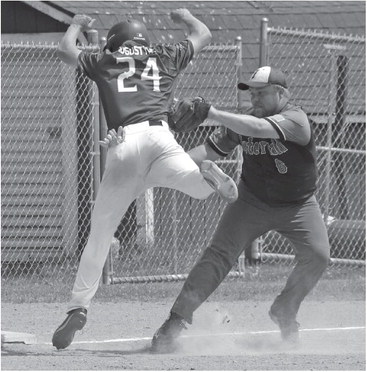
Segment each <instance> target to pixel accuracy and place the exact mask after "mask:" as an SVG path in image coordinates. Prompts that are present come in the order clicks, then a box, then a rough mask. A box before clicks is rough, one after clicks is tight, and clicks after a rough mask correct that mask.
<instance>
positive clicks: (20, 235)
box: [1, 29, 365, 285]
mask: <svg viewBox="0 0 367 372" xmlns="http://www.w3.org/2000/svg"><path fill="white" fill-rule="evenodd" d="M347 39H348V40H346V38H343V37H341V39H340V40H339V39H338V36H336V35H326V34H325V35H324V36H323V37H320V35H318V36H316V35H315V34H312V33H307V32H304V33H303V32H296V33H295V34H292V32H291V31H288V30H275V29H269V44H268V49H267V50H268V54H269V56H270V63H271V64H273V65H277V66H278V67H280V68H282V69H283V70H285V72H286V73H287V74H288V75H290V81H289V83H290V86H291V90H292V92H293V96H294V99H295V100H296V101H298V102H299V103H300V104H301V105H303V107H304V109H305V110H306V112H307V113H308V114H309V115H310V118H311V120H312V125H313V126H314V129H315V133H316V137H317V145H318V150H319V151H318V156H319V158H318V163H319V167H320V176H319V190H318V195H317V196H318V199H319V201H320V204H321V207H322V210H323V213H324V216H325V221H326V222H327V225H328V229H329V235H330V240H331V245H332V257H333V258H337V259H344V260H347V261H348V262H349V260H353V262H357V261H356V260H360V261H361V260H364V259H365V250H364V231H365V213H364V212H365V199H364V190H365V178H364V175H365V112H364V85H365V81H364V80H365V72H364V63H365V60H364V58H365V57H364V45H365V44H364V39H362V38H347ZM325 45H331V47H330V46H325ZM340 46H343V48H344V47H345V49H343V53H340V52H341V49H340ZM338 48H339V49H338ZM88 49H89V50H96V49H95V48H93V47H88ZM56 50H57V46H56V45H41V44H39V45H27V44H17V45H14V44H3V45H2V47H1V51H2V78H1V88H2V136H1V151H2V178H1V185H2V190H1V193H2V209H1V215H2V223H1V226H2V232H1V234H2V248H1V252H2V255H1V258H2V279H3V280H11V279H13V278H14V277H26V278H29V280H33V281H39V280H45V279H47V280H49V281H57V282H60V283H61V282H62V283H64V284H65V285H67V284H70V281H73V280H74V278H75V272H76V270H77V267H78V262H79V258H80V255H81V253H82V250H83V248H84V245H85V243H86V240H87V238H88V234H89V223H90V212H91V208H92V206H93V200H94V197H95V194H96V191H97V190H98V185H99V180H100V175H101V173H102V172H103V158H104V156H103V152H102V153H100V149H99V146H98V138H99V136H100V133H99V132H100V129H99V127H100V126H99V123H100V122H101V123H102V122H103V117H102V116H103V115H101V112H100V105H99V98H98V92H97V91H96V87H95V85H94V84H93V83H92V82H91V81H90V80H88V79H87V78H85V77H84V76H83V75H82V74H81V73H80V72H78V71H77V70H74V69H72V68H70V67H68V66H65V65H64V64H63V63H62V62H61V61H60V60H59V59H58V58H57V55H56ZM241 60H242V56H241V40H237V41H236V42H234V43H228V44H223V45H211V46H209V47H207V48H206V49H204V51H203V52H202V53H200V54H199V56H198V57H197V58H196V59H195V60H194V61H193V62H192V63H190V65H189V67H188V68H187V69H186V71H185V72H184V73H183V74H182V75H181V77H180V78H179V79H178V81H177V85H176V90H175V97H176V98H181V97H192V96H195V95H197V94H198V93H199V94H200V95H202V96H203V97H205V98H206V99H207V100H209V101H210V102H212V103H213V104H214V105H215V106H216V107H218V108H221V109H224V110H228V111H235V110H236V109H237V107H238V104H239V102H238V92H237V89H236V86H237V81H238V78H239V76H240V75H241ZM215 128H216V127H215V125H214V123H212V122H210V121H207V122H206V123H205V124H204V125H203V126H201V127H199V128H198V129H197V130H196V131H194V132H191V133H189V134H177V135H176V138H177V140H178V142H179V143H180V144H181V145H182V146H183V147H184V149H185V150H188V149H190V148H192V147H195V146H197V145H199V144H202V143H203V142H204V141H205V139H206V138H207V136H208V135H210V133H212V132H213V131H214V130H215ZM101 159H102V161H101ZM240 159H241V151H240V149H239V148H238V149H236V150H235V151H234V152H233V154H232V155H231V156H230V157H227V158H226V159H224V160H221V161H218V163H219V165H220V166H221V168H222V169H223V170H224V171H225V172H226V173H228V174H229V175H231V176H232V177H233V178H234V179H236V180H239V176H240V171H241V164H240ZM224 206H225V205H224V203H223V202H222V201H221V200H220V199H219V198H218V196H217V195H212V196H210V197H209V198H208V199H207V200H194V199H191V198H190V197H188V196H186V195H184V194H182V193H180V192H177V191H174V190H170V189H165V188H155V189H150V190H147V191H146V192H145V193H144V194H143V195H141V196H140V197H139V198H138V199H137V200H136V201H135V202H134V203H133V204H132V205H131V206H130V208H129V209H128V211H127V213H126V214H125V216H124V217H123V218H122V220H121V223H120V225H119V227H118V229H117V231H116V233H115V237H114V239H113V242H112V244H111V250H110V254H109V257H108V259H107V262H106V265H105V270H104V275H103V277H104V282H105V283H112V284H113V283H125V282H146V281H148V282H149V281H163V280H180V279H184V278H185V277H186V275H187V274H186V273H188V272H189V270H190V269H191V267H192V266H193V265H194V262H195V261H196V260H197V258H198V256H199V255H200V254H201V252H202V251H203V250H204V249H205V248H206V246H207V245H208V243H209V241H210V239H211V236H212V235H213V232H214V230H215V228H216V225H217V223H218V220H219V218H220V216H221V213H222V211H223V208H224ZM256 244H257V245H258V246H259V247H260V250H262V255H263V258H262V260H263V262H268V263H273V262H278V260H279V259H283V258H289V257H292V256H291V248H290V247H289V246H288V245H287V243H286V241H284V240H283V239H282V238H281V237H280V236H278V235H277V234H275V233H273V232H271V233H269V234H267V235H266V236H263V237H262V238H261V240H259V241H258V242H256ZM338 262H340V261H338ZM335 263H337V262H336V261H334V264H335ZM241 275H243V257H241V260H240V261H239V264H238V265H237V266H236V267H234V270H233V271H232V272H231V274H230V276H232V277H237V276H241Z"/></svg>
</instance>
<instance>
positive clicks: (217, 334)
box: [38, 327, 366, 345]
mask: <svg viewBox="0 0 367 372" xmlns="http://www.w3.org/2000/svg"><path fill="white" fill-rule="evenodd" d="M365 329H366V327H337V328H304V329H300V330H299V331H300V332H338V331H358V330H365ZM279 332H280V331H279V330H275V331H249V332H216V333H206V334H192V335H183V336H181V337H182V338H200V337H208V336H244V335H260V334H270V333H279ZM151 339H152V336H150V337H131V338H115V339H111V340H90V341H75V342H73V345H81V344H108V343H119V342H121V343H124V342H138V341H149V340H151ZM38 345H52V343H51V342H40V343H38Z"/></svg>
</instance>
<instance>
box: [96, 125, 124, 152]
mask: <svg viewBox="0 0 367 372" xmlns="http://www.w3.org/2000/svg"><path fill="white" fill-rule="evenodd" d="M124 141H125V131H124V128H123V127H121V126H120V127H118V129H117V133H116V131H115V130H114V129H111V130H109V131H108V133H107V137H106V138H105V139H104V140H102V141H98V142H99V144H100V145H101V146H102V147H105V148H107V149H108V148H110V147H114V146H117V145H119V144H120V143H122V142H124Z"/></svg>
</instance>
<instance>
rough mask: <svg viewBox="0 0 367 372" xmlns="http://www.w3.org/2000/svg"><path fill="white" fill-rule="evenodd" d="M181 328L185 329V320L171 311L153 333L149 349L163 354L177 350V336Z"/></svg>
mask: <svg viewBox="0 0 367 372" xmlns="http://www.w3.org/2000/svg"><path fill="white" fill-rule="evenodd" d="M183 329H186V324H185V320H184V319H183V318H182V317H181V316H180V315H178V314H176V313H171V314H170V316H169V318H168V319H167V320H166V321H165V322H164V323H163V324H162V325H161V327H160V328H159V329H158V330H157V332H156V333H155V334H154V336H153V339H152V347H151V351H152V352H153V353H162V354H163V353H172V352H174V351H175V350H177V347H178V345H177V338H178V337H179V335H180V333H181V331H182V330H183Z"/></svg>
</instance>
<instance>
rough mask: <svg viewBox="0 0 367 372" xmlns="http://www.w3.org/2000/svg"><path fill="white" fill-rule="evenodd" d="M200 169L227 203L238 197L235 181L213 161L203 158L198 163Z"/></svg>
mask: <svg viewBox="0 0 367 372" xmlns="http://www.w3.org/2000/svg"><path fill="white" fill-rule="evenodd" d="M200 171H201V174H202V175H203V177H204V178H205V180H206V182H208V184H209V185H210V186H211V187H212V188H213V189H214V190H215V191H216V192H217V193H218V194H219V196H220V197H221V198H222V199H223V200H224V201H225V202H227V203H233V202H234V201H236V200H237V198H238V189H237V185H236V183H235V182H234V181H233V179H232V178H231V177H229V176H228V175H226V174H225V173H224V172H223V171H222V170H221V169H220V168H219V167H218V166H217V165H216V164H215V163H214V162H212V161H211V160H204V161H203V162H202V163H201V165H200Z"/></svg>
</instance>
